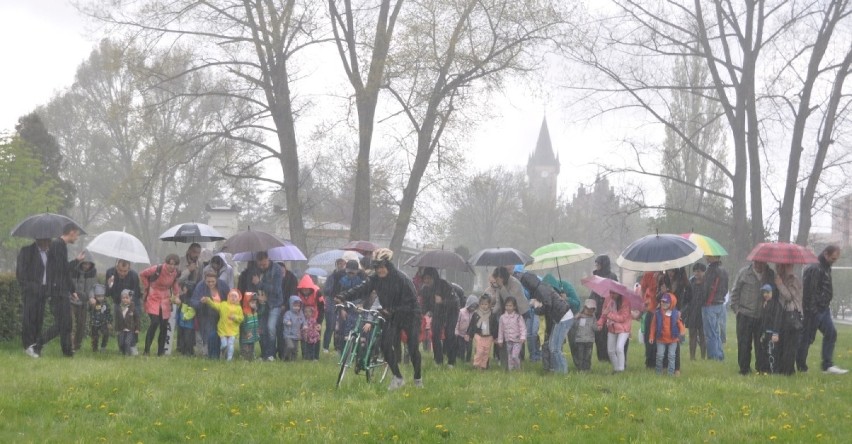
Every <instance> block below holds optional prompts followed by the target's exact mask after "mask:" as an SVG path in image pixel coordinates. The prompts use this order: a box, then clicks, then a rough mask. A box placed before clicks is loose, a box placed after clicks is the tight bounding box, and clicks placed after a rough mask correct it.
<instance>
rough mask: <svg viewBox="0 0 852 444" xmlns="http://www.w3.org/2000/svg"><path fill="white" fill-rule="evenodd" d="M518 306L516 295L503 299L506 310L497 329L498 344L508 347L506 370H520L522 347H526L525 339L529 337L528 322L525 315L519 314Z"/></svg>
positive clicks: (505, 350) (506, 348) (505, 349)
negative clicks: (525, 320)
mask: <svg viewBox="0 0 852 444" xmlns="http://www.w3.org/2000/svg"><path fill="white" fill-rule="evenodd" d="M517 308H518V303H517V301H515V298H514V297H512V296H509V297H507V298H506V300H505V301H503V309H504V310H505V312H504V313H503V314H502V315H500V321H499V326H498V329H497V331H498V333H497V345H498V346H501V345H503V344H504V343H505V344H506V347H505V348H504V349H503V351H504V353H506V356H507V357H508V360H509V361H508V364H509V365H508V366H506V371H510V370H520V368H521V349H522V348H523V347H524V341H526V339H527V323H526V322H524V317H523V316H521V315H520V314H518V311H517Z"/></svg>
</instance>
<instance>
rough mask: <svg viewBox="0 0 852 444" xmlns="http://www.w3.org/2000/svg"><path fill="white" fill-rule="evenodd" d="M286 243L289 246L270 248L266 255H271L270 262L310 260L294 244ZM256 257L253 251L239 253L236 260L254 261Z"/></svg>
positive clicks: (235, 256)
mask: <svg viewBox="0 0 852 444" xmlns="http://www.w3.org/2000/svg"><path fill="white" fill-rule="evenodd" d="M284 242H285V243H286V244H287V245H284V246H283V247H275V248H270V249H269V250H267V251H266V253H267V254H268V255H269V260H271V261H306V260H308V258H306V257H305V255H304V253H302V250H300V249H299V247H297V246H295V245H293V244H291V243H289V242H287V241H284ZM254 255H255V252H253V251H248V252H242V253H237V254H235V255H234V260H235V261H238V262H247V261H253V260H254Z"/></svg>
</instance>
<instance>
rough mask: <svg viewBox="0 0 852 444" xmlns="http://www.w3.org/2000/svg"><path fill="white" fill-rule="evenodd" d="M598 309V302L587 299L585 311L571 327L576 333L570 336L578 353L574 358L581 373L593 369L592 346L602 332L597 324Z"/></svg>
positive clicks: (584, 306)
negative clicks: (596, 313) (597, 333)
mask: <svg viewBox="0 0 852 444" xmlns="http://www.w3.org/2000/svg"><path fill="white" fill-rule="evenodd" d="M597 309H598V303H597V301H595V300H594V299H592V298H589V299H586V302H585V303H584V304H583V310H582V311H580V314H579V315H577V319H576V321H575V322H574V325H572V326H571V329H572V330H574V331H573V332H571V333H569V334H568V336H569V337H573V338H574V347H575V349H576V351H577V352H576V353H574V354H573V356H572V358H573V359H574V365H575V366H576V367H577V370H579V371H581V372H587V371H589V370H591V369H592V346H593V345H594V344H595V332H597V331H599V330H600V329H599V328H598V324H597V323H596V322H595V310H597Z"/></svg>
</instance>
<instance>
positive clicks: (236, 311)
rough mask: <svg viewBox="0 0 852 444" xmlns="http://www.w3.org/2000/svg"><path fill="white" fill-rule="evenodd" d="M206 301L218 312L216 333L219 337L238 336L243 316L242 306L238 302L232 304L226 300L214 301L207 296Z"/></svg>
mask: <svg viewBox="0 0 852 444" xmlns="http://www.w3.org/2000/svg"><path fill="white" fill-rule="evenodd" d="M206 303H207V305H209V306H211V307H213V309H214V310H216V311H217V312H218V313H219V322H218V323H217V324H216V334H218V335H219V337H220V338H224V337H230V336H239V334H240V324H242V322H243V319H244V317H245V316H244V315H243V308H242V307H240V304H232V303H230V302H228V301H227V300H224V301H220V302H216V301H214V300H213V299H209V298H208V299H207V301H206Z"/></svg>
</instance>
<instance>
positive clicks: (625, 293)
mask: <svg viewBox="0 0 852 444" xmlns="http://www.w3.org/2000/svg"><path fill="white" fill-rule="evenodd" d="M580 283H581V284H583V286H584V287H586V288H588V289H589V290H592V291H594V292H595V293H597V294H599V295H601V296H603V297H604V298H605V299H606V298H609V293H610V292H613V293H618V294H620V295H621V296H622V297H623V298H624V300H625V301H626V302H627V303H628V304H630V309H631V310H639V311H642V310H644V309H645V304H643V303H642V297H641V296H639V295H638V294H636V292H635V291H633V290H631V289H629V288H627V287H626V286H625V285H624V284H622V283H620V282H616V281H614V280H612V279H607V278H603V277H600V276H587V277H584V278H583V279H581V280H580Z"/></svg>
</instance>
